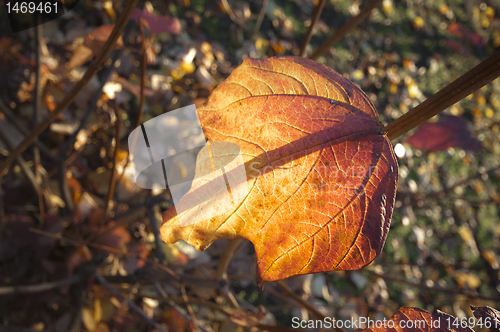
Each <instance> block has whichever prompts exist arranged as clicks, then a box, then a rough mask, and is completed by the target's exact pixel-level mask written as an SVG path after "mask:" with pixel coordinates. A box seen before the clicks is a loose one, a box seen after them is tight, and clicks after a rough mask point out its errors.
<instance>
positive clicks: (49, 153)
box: [0, 100, 57, 160]
mask: <svg viewBox="0 0 500 332" xmlns="http://www.w3.org/2000/svg"><path fill="white" fill-rule="evenodd" d="M0 111H1V112H2V113H3V114H4V115H5V117H6V118H7V120H9V122H10V123H12V124H13V125H14V127H16V129H17V130H18V131H19V132H20V133H21V134H23V135H24V136H27V135H28V134H29V130H28V129H26V127H24V125H23V124H21V123H20V122H19V120H18V119H17V117H16V116H15V115H14V113H12V111H11V110H10V109H9V107H8V106H7V105H5V104H4V102H3V101H2V100H0ZM33 144H34V145H35V146H37V147H38V148H40V151H41V152H43V153H44V154H45V155H46V156H47V157H49V158H50V159H51V160H57V157H56V156H55V155H54V154H53V153H52V151H50V149H49V148H48V147H47V146H46V145H45V144H43V143H42V142H40V141H39V140H38V139H36V140H35V141H33Z"/></svg>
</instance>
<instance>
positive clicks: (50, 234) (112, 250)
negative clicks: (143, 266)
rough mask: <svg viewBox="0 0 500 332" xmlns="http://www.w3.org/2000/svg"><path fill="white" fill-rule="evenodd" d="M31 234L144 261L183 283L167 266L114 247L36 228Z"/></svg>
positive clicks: (32, 229) (31, 230)
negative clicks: (77, 239) (72, 238)
mask: <svg viewBox="0 0 500 332" xmlns="http://www.w3.org/2000/svg"><path fill="white" fill-rule="evenodd" d="M30 232H34V233H37V234H41V235H45V236H48V237H51V238H54V239H58V240H63V241H65V242H68V243H72V244H76V245H87V246H89V247H93V248H96V249H101V250H104V251H107V252H110V253H114V254H119V255H124V256H128V257H133V258H137V259H139V260H142V261H144V262H145V263H147V264H150V265H152V266H154V267H156V268H159V269H160V270H163V271H165V272H167V273H168V274H170V275H171V276H172V277H173V278H174V279H175V280H176V281H178V282H181V278H180V277H179V275H178V274H177V273H175V272H174V271H173V270H172V269H170V268H168V267H166V266H164V265H162V264H159V263H157V262H155V261H153V260H150V259H148V258H143V257H141V255H139V254H134V253H130V252H125V251H123V250H120V249H116V248H113V247H108V246H105V245H101V244H98V243H93V242H86V241H76V240H71V239H69V238H67V237H64V236H62V235H61V234H52V233H49V232H45V231H42V230H39V229H35V228H30Z"/></svg>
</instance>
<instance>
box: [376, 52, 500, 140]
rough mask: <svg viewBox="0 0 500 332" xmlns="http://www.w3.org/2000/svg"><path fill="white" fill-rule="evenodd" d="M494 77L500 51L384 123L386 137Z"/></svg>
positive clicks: (392, 136)
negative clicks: (392, 119) (385, 124)
mask: <svg viewBox="0 0 500 332" xmlns="http://www.w3.org/2000/svg"><path fill="white" fill-rule="evenodd" d="M498 76H500V51H496V52H495V53H494V54H493V55H491V56H490V57H488V58H487V59H486V60H484V61H482V62H481V63H480V64H478V65H477V66H476V67H474V68H472V69H471V70H469V71H468V72H467V73H465V74H463V75H462V76H460V77H459V78H458V79H456V80H455V81H453V82H452V83H450V84H448V85H447V86H446V87H445V88H444V89H442V90H440V91H439V92H438V93H436V94H434V95H433V96H431V97H429V98H427V99H426V100H425V101H424V102H423V103H421V104H420V105H418V106H417V107H415V108H413V109H412V110H410V111H409V112H408V113H406V114H404V115H402V116H401V117H399V118H398V119H396V120H395V121H393V122H391V123H389V124H388V125H387V126H385V128H384V130H385V131H387V136H388V137H389V139H390V140H393V139H396V138H398V137H399V136H401V135H403V134H405V133H407V132H408V131H410V130H411V129H413V128H415V127H417V126H419V125H421V124H422V123H424V122H426V121H427V120H429V119H430V118H432V117H433V116H434V115H436V114H438V113H440V112H442V111H444V110H445V109H446V108H448V107H450V106H451V105H453V104H455V103H456V102H458V101H460V100H461V99H463V98H465V97H467V96H468V95H470V94H471V93H472V92H474V91H476V90H478V89H480V88H481V87H483V86H485V85H486V84H488V83H490V82H491V81H493V80H494V79H495V78H497V77H498Z"/></svg>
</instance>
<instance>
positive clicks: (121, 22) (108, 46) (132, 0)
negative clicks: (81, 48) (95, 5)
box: [0, 0, 139, 177]
mask: <svg viewBox="0 0 500 332" xmlns="http://www.w3.org/2000/svg"><path fill="white" fill-rule="evenodd" d="M138 1H139V0H127V3H126V4H125V7H124V9H123V13H122V15H120V17H119V19H118V21H117V22H116V24H115V26H114V28H113V31H112V32H111V35H110V36H109V38H108V40H107V41H106V43H105V44H104V46H103V48H102V49H101V51H100V52H99V54H98V55H97V57H96V59H95V60H94V62H92V63H91V65H90V66H89V68H88V69H87V71H86V72H85V74H84V75H83V77H82V78H81V79H80V81H78V83H76V85H75V86H74V87H73V89H71V91H70V92H68V93H67V94H66V97H65V98H64V99H63V100H62V101H61V102H60V103H59V104H58V105H57V107H56V109H55V110H54V111H53V112H51V113H50V114H49V116H48V117H47V118H46V119H45V120H43V121H42V122H40V123H39V124H38V125H37V126H36V128H35V129H33V130H32V131H31V133H30V134H29V135H28V136H27V137H26V138H25V139H24V140H23V141H22V142H21V143H20V144H19V145H18V146H17V147H16V149H15V150H14V151H13V152H12V153H10V154H9V156H8V157H7V159H6V160H5V161H4V162H3V163H2V164H1V165H0V177H3V176H4V175H5V174H6V173H7V170H8V168H9V167H10V164H12V162H13V161H14V160H15V159H16V158H17V156H19V155H20V154H21V153H23V152H24V151H25V150H26V149H27V148H28V147H29V146H30V145H31V143H33V141H34V140H35V139H36V138H37V137H38V136H39V135H40V134H41V133H42V132H43V131H44V130H45V129H47V127H48V126H49V125H50V124H51V123H52V122H53V121H54V120H55V119H57V116H58V115H59V114H61V112H62V111H63V110H65V109H66V108H67V107H68V106H69V105H70V104H71V103H72V102H73V100H74V99H75V97H76V96H77V95H78V94H79V93H80V91H82V89H83V88H84V87H85V86H86V85H87V84H88V83H89V82H90V80H91V79H92V77H94V75H95V74H96V73H97V71H98V70H99V68H100V67H101V65H102V64H103V63H104V61H105V60H106V58H107V57H108V55H109V53H110V52H111V50H112V49H113V48H114V46H115V43H116V41H117V40H118V37H119V36H120V34H121V32H122V31H123V29H124V28H125V26H126V25H127V22H128V21H129V19H130V15H132V11H133V10H134V8H135V6H136V5H137V2H138Z"/></svg>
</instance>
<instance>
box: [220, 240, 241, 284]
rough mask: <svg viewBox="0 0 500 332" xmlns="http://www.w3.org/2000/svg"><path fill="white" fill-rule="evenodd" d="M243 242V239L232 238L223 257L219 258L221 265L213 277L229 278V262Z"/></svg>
mask: <svg viewBox="0 0 500 332" xmlns="http://www.w3.org/2000/svg"><path fill="white" fill-rule="evenodd" d="M242 244H243V240H242V239H238V240H231V242H229V244H228V245H227V247H226V249H225V250H224V253H223V254H222V257H221V258H220V259H219V265H218V266H217V270H216V271H215V274H214V277H213V278H214V279H215V280H222V279H227V268H228V267H229V263H230V262H231V259H232V258H233V256H234V255H235V254H236V252H237V251H238V249H239V248H240V246H241V245H242Z"/></svg>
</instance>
